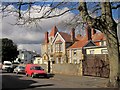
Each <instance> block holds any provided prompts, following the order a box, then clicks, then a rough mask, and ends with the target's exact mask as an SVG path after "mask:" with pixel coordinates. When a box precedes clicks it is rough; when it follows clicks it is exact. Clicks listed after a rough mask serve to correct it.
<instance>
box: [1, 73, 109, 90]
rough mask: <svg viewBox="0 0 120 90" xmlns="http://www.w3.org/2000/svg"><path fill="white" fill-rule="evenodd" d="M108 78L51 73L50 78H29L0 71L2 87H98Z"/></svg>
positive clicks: (103, 84) (103, 85)
mask: <svg viewBox="0 0 120 90" xmlns="http://www.w3.org/2000/svg"><path fill="white" fill-rule="evenodd" d="M107 80H108V79H106V78H97V77H78V76H68V75H57V74H56V75H52V77H51V78H49V79H48V78H31V77H26V76H25V75H23V74H18V75H17V74H14V73H2V88H3V89H15V90H19V89H20V90H21V89H25V90H26V89H32V90H34V89H36V88H100V87H105V83H106V82H107Z"/></svg>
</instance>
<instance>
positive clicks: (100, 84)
mask: <svg viewBox="0 0 120 90" xmlns="http://www.w3.org/2000/svg"><path fill="white" fill-rule="evenodd" d="M51 79H54V80H61V81H66V82H69V83H76V84H78V85H80V86H81V87H82V88H107V82H108V80H109V79H108V78H101V77H92V76H74V75H63V74H55V75H54V77H52V78H51Z"/></svg>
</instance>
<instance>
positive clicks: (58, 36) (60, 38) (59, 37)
mask: <svg viewBox="0 0 120 90" xmlns="http://www.w3.org/2000/svg"><path fill="white" fill-rule="evenodd" d="M57 41H61V42H65V40H64V39H63V38H62V36H61V35H60V34H59V32H57V34H56V35H55V38H54V40H53V42H52V44H54V43H55V42H57Z"/></svg>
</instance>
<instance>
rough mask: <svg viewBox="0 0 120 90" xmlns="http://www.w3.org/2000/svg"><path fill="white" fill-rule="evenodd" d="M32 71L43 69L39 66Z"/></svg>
mask: <svg viewBox="0 0 120 90" xmlns="http://www.w3.org/2000/svg"><path fill="white" fill-rule="evenodd" d="M34 69H35V70H43V68H42V67H39V66H36V67H34Z"/></svg>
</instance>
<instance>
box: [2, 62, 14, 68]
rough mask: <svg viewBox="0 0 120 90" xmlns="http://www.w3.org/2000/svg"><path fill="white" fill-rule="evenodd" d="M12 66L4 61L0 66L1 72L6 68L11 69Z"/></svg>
mask: <svg viewBox="0 0 120 90" xmlns="http://www.w3.org/2000/svg"><path fill="white" fill-rule="evenodd" d="M12 67H13V65H12V63H11V62H10V61H4V62H3V65H2V70H7V69H8V68H12Z"/></svg>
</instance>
